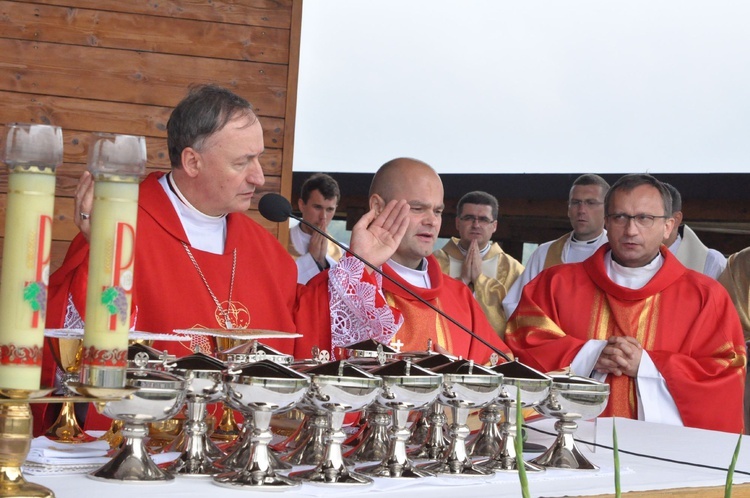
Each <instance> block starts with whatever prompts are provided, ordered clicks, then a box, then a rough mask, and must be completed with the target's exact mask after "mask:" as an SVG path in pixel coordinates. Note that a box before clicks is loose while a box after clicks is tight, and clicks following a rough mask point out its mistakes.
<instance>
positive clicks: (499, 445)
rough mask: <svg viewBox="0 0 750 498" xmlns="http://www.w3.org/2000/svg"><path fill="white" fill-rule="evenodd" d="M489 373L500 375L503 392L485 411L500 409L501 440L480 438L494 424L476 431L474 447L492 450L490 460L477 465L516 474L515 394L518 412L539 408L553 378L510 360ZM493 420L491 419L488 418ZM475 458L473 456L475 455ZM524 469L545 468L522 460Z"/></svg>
mask: <svg viewBox="0 0 750 498" xmlns="http://www.w3.org/2000/svg"><path fill="white" fill-rule="evenodd" d="M492 370H493V371H495V372H497V373H500V374H503V390H502V392H501V393H500V396H499V397H498V398H497V399H496V400H495V401H494V402H493V403H491V404H490V405H488V406H487V408H485V410H486V411H498V407H500V408H501V409H502V413H503V420H502V422H500V425H499V435H500V438H499V439H498V440H496V441H492V440H490V438H489V437H486V438H485V439H482V438H481V437H482V436H486V435H487V434H490V433H491V431H489V430H487V429H486V425H491V426H492V428H495V427H497V425H496V424H494V423H492V424H485V423H483V424H482V429H481V430H480V431H479V437H478V438H477V440H475V442H479V444H477V445H476V446H480V447H481V446H482V445H486V446H487V447H490V448H492V449H493V451H492V453H491V455H490V456H491V458H490V459H489V460H487V461H486V462H484V463H482V464H480V466H481V467H483V468H486V469H490V470H495V471H497V470H506V471H517V470H518V465H517V460H516V438H517V437H520V436H521V429H522V428H521V427H516V415H517V413H516V412H517V410H518V403H517V395H518V394H519V393H520V403H521V409H523V408H531V407H535V406H537V405H539V403H542V402H543V401H544V400H545V399H547V395H548V394H549V388H550V385H551V384H552V379H551V378H550V377H549V376H547V375H545V374H543V373H541V372H538V371H536V370H534V369H533V368H531V367H527V366H526V365H524V364H522V363H519V362H517V361H509V362H507V363H502V364H500V365H495V366H494V367H492ZM487 418H488V419H490V420H493V417H490V416H487ZM474 454H475V455H476V453H474ZM524 467H525V469H526V471H527V472H534V471H536V472H538V471H542V470H544V467H540V466H539V465H535V464H531V463H529V462H525V461H524Z"/></svg>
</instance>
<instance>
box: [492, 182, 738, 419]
mask: <svg viewBox="0 0 750 498" xmlns="http://www.w3.org/2000/svg"><path fill="white" fill-rule="evenodd" d="M605 209H606V211H605V217H606V227H607V239H608V241H609V242H608V244H605V245H604V246H602V247H601V248H600V249H599V250H598V251H597V252H596V253H594V255H593V256H591V257H590V258H588V259H587V260H585V261H583V262H581V263H575V264H568V265H558V266H555V267H553V268H549V269H547V270H545V271H543V272H542V273H540V274H539V276H538V277H537V278H536V279H534V280H533V281H532V282H530V283H529V284H528V285H526V287H524V290H523V294H522V297H521V301H520V303H519V305H518V308H517V309H516V311H515V313H514V314H513V315H512V316H511V317H510V319H509V322H508V328H507V331H506V342H507V344H508V345H509V346H510V347H511V349H512V350H513V352H514V353H515V354H516V356H517V357H518V359H519V360H520V361H522V362H524V363H525V364H527V365H529V366H531V367H533V368H537V369H539V370H542V371H552V370H558V369H561V368H566V367H570V369H571V370H572V371H573V372H574V373H575V374H578V375H583V376H589V377H593V378H596V379H599V380H601V381H605V382H607V383H608V384H609V385H610V398H609V402H608V405H607V408H606V409H605V411H604V414H603V415H604V416H618V417H628V418H633V419H639V420H645V421H648V422H657V423H665V424H672V425H684V426H688V427H698V428H704V429H713V430H721V431H727V432H734V433H740V432H742V431H743V411H742V398H743V389H744V382H745V369H746V352H745V345H744V339H743V335H742V328H741V326H740V320H739V317H738V315H737V312H736V311H735V309H734V307H733V305H732V301H731V300H730V298H729V296H728V294H727V292H726V291H725V290H724V288H723V287H721V285H720V284H718V283H717V282H716V281H714V280H713V279H711V278H709V277H706V276H705V275H702V274H700V273H698V272H696V271H693V270H689V269H687V268H685V267H684V266H683V265H682V264H681V263H680V262H679V261H678V260H677V258H676V257H675V256H674V255H673V254H672V253H671V252H669V250H668V249H667V248H666V247H665V246H664V245H663V244H662V242H663V240H664V239H665V238H667V237H668V235H669V234H670V232H671V231H672V230H673V229H674V218H672V217H671V212H672V206H671V197H670V195H669V192H668V190H667V189H666V188H665V187H664V185H663V184H662V183H661V182H659V181H658V180H656V179H655V178H653V177H652V176H650V175H626V176H624V177H622V178H620V179H619V180H618V181H617V182H616V183H615V184H614V185H613V186H612V188H611V189H610V190H609V192H608V193H607V196H606V198H605ZM717 400H720V401H717Z"/></svg>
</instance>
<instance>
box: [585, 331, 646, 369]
mask: <svg viewBox="0 0 750 498" xmlns="http://www.w3.org/2000/svg"><path fill="white" fill-rule="evenodd" d="M642 354H643V346H641V343H640V342H638V340H637V339H636V338H635V337H623V336H613V337H610V338H609V339H607V345H606V346H605V347H604V349H603V350H602V352H601V354H600V355H599V359H598V360H597V362H596V365H594V370H598V371H600V372H603V373H610V374H612V375H615V376H618V377H619V376H620V375H627V376H629V377H635V376H636V375H638V367H639V366H640V364H641V355H642Z"/></svg>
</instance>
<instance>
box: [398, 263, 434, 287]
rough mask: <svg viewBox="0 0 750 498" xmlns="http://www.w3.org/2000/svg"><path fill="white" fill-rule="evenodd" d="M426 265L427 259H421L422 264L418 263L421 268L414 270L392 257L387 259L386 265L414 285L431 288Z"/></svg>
mask: <svg viewBox="0 0 750 498" xmlns="http://www.w3.org/2000/svg"><path fill="white" fill-rule="evenodd" d="M427 265H428V261H427V259H422V264H421V265H420V267H421V268H422V269H421V270H414V269H412V268H408V267H406V266H404V265H401V264H399V263H396V262H395V261H393V260H392V259H389V260H388V266H390V267H391V268H393V271H395V272H396V274H397V275H398V276H399V277H401V278H403V279H404V280H406V281H407V282H408V283H410V284H411V285H413V286H414V287H419V288H421V289H431V288H432V282H431V281H430V275H429V273H427Z"/></svg>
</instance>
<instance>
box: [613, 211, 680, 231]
mask: <svg viewBox="0 0 750 498" xmlns="http://www.w3.org/2000/svg"><path fill="white" fill-rule="evenodd" d="M607 218H609V221H611V222H612V224H613V225H616V226H618V227H624V226H627V225H628V223H630V220H633V221H635V224H636V225H637V226H639V227H641V228H651V227H652V226H654V220H655V219H656V218H664V219H665V220H666V219H667V218H671V216H654V215H652V214H634V215H632V216H631V215H629V214H625V213H615V214H610V215H607Z"/></svg>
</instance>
